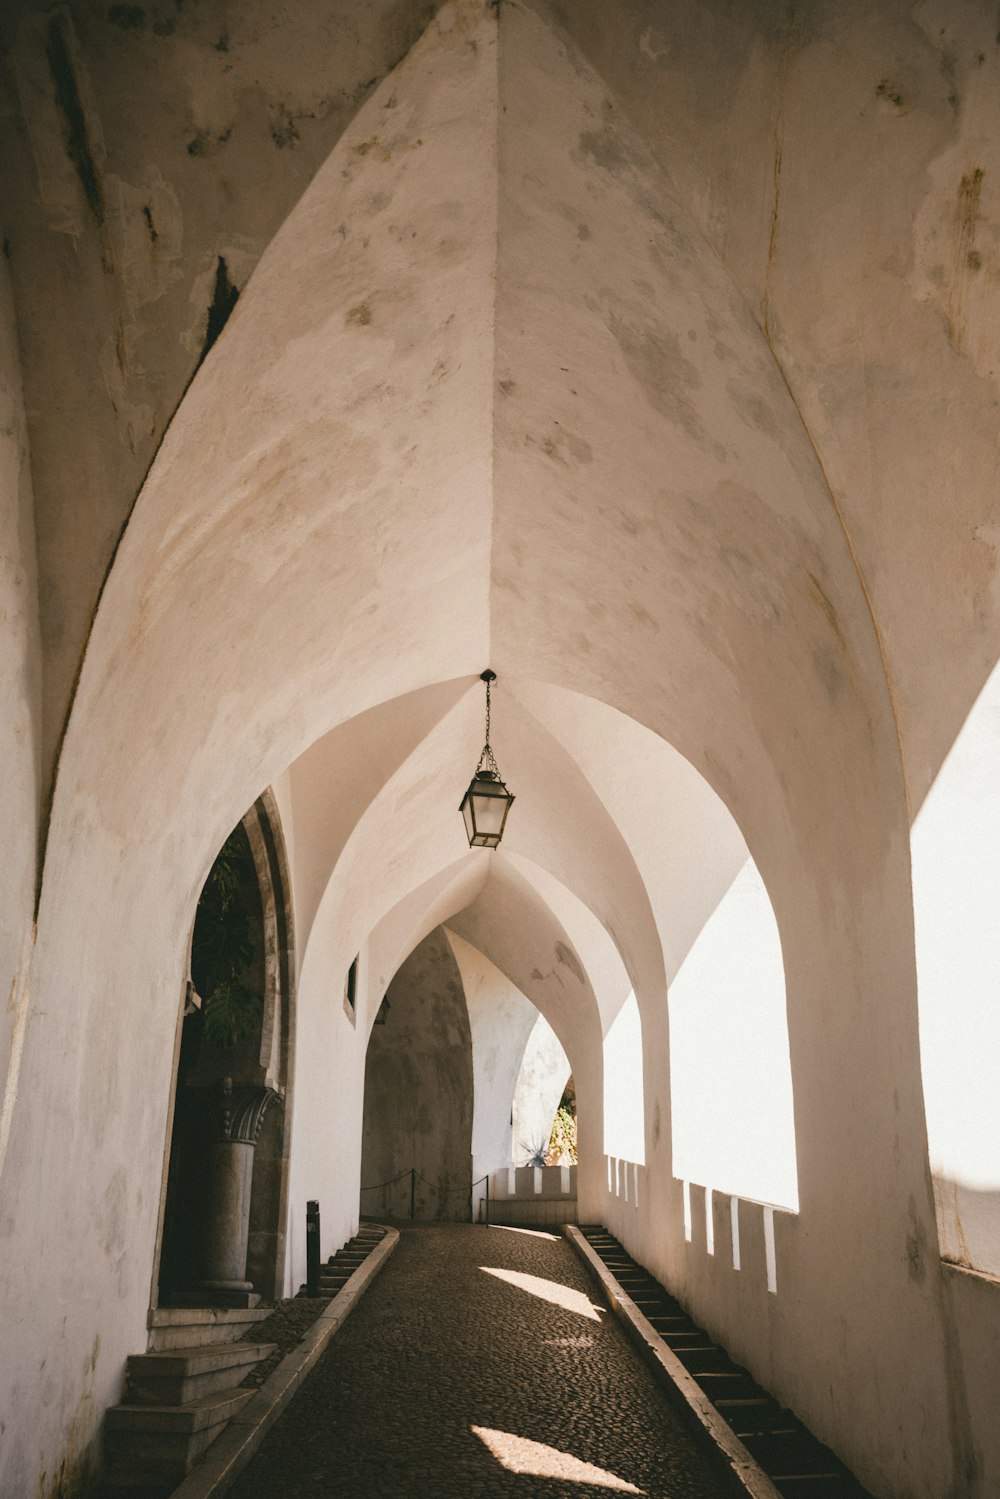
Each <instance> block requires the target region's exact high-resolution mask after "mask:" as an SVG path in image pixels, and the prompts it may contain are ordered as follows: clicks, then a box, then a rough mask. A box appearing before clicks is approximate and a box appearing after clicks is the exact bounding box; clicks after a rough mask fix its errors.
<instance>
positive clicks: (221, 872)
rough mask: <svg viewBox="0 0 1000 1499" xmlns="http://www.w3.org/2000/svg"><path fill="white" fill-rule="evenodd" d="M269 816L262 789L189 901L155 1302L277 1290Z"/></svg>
mask: <svg viewBox="0 0 1000 1499" xmlns="http://www.w3.org/2000/svg"><path fill="white" fill-rule="evenodd" d="M291 934H292V924H291V908H290V904H289V899H288V880H287V875H286V872H285V857H284V850H283V845H282V841H281V834H280V824H279V821H278V815H277V808H276V806H275V803H274V798H273V796H272V795H271V793H270V792H269V791H268V792H265V793H264V795H263V796H262V797H260V798H259V799H258V800H257V801H256V802H255V803H254V805H253V807H252V808H251V809H250V811H249V812H248V813H247V814H246V816H245V817H244V818H243V819H242V820H241V822H239V823H238V824H237V826H236V827H235V828H234V829H233V831H232V832H231V833H230V835H229V837H228V838H227V839H226V840H225V842H224V843H223V845H222V848H221V849H220V851H219V853H218V855H217V856H216V859H215V861H214V862H213V865H212V868H211V870H210V871H209V875H208V878H207V880H206V882H205V885H204V887H203V889H202V892H201V896H200V897H199V901H198V907H197V911H196V915H195V921H194V928H193V932H192V939H191V958H190V977H189V980H188V982H187V985H186V988H185V994H184V1001H183V1014H182V1017H181V1023H180V1037H179V1044H178V1048H177V1062H176V1071H175V1079H174V1098H173V1113H172V1123H171V1129H170V1144H169V1151H168V1164H167V1179H166V1188H165V1194H164V1203H163V1212H162V1219H161V1234H160V1252H159V1257H158V1265H157V1270H156V1276H155V1283H156V1292H155V1296H154V1300H155V1301H156V1302H157V1303H159V1304H167V1305H169V1304H171V1303H174V1304H184V1305H191V1304H193V1303H204V1302H219V1303H224V1304H239V1303H241V1302H243V1301H245V1300H246V1299H248V1298H250V1297H252V1296H261V1295H263V1296H266V1297H272V1296H275V1295H280V1292H281V1288H282V1283H283V1279H284V1261H285V1217H286V1207H287V1202H286V1199H287V1189H288V1184H287V1174H288V1173H287V1165H288V1156H289V1138H288V1136H289V1130H288V1123H289V1119H290V1113H289V1109H288V1103H289V1084H290V1077H289V1071H290V1063H291V1055H292V1048H291V1045H290V1040H291V1035H290V1032H291V1010H292V1005H291V995H292V988H293V973H294V969H293V961H292V935H291Z"/></svg>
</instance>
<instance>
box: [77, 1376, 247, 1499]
mask: <svg viewBox="0 0 1000 1499" xmlns="http://www.w3.org/2000/svg"><path fill="white" fill-rule="evenodd" d="M253 1395H254V1391H253V1390H226V1391H223V1392H217V1393H215V1394H211V1395H202V1396H200V1397H198V1398H197V1399H195V1400H191V1401H188V1402H187V1403H185V1404H184V1405H167V1406H157V1405H117V1406H113V1407H112V1409H111V1410H109V1411H108V1412H107V1415H106V1417H105V1427H104V1486H105V1487H106V1488H108V1489H112V1490H115V1489H118V1490H122V1489H130V1488H138V1487H142V1486H145V1487H147V1488H149V1489H152V1490H153V1491H155V1492H157V1493H169V1492H170V1490H171V1489H172V1488H174V1487H176V1486H177V1484H179V1483H180V1482H181V1480H182V1479H183V1478H184V1476H185V1475H186V1474H187V1473H188V1472H189V1471H190V1470H191V1468H192V1467H193V1465H194V1463H195V1462H196V1461H197V1460H198V1458H199V1457H200V1456H201V1454H202V1453H203V1452H204V1451H205V1450H206V1448H208V1447H209V1446H211V1444H212V1442H214V1441H215V1439H216V1437H217V1436H218V1435H219V1434H220V1432H221V1431H222V1430H223V1429H224V1427H225V1426H226V1425H227V1423H228V1422H229V1421H231V1420H232V1418H233V1416H235V1415H236V1414H237V1413H238V1412H239V1411H240V1410H242V1409H243V1407H244V1405H246V1403H247V1401H248V1400H251V1399H252V1398H253Z"/></svg>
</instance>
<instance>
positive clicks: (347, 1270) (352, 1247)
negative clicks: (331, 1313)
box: [296, 1223, 385, 1301]
mask: <svg viewBox="0 0 1000 1499" xmlns="http://www.w3.org/2000/svg"><path fill="white" fill-rule="evenodd" d="M384 1238H385V1229H384V1228H383V1227H382V1226H381V1224H375V1223H362V1225H361V1227H360V1228H359V1230H358V1232H357V1233H356V1234H355V1235H354V1238H353V1239H348V1241H347V1243H346V1244H345V1245H344V1247H343V1248H342V1249H338V1250H337V1253H336V1254H333V1255H331V1256H330V1258H329V1259H328V1260H327V1262H326V1264H325V1265H321V1266H320V1270H319V1294H320V1296H321V1297H322V1298H323V1300H324V1301H331V1300H332V1299H333V1297H334V1296H336V1294H337V1292H338V1291H341V1290H343V1288H344V1286H345V1285H346V1284H347V1282H348V1280H349V1279H350V1277H351V1276H352V1275H353V1274H354V1272H355V1270H357V1269H358V1267H359V1266H360V1265H363V1264H364V1262H365V1260H366V1259H367V1258H368V1256H369V1255H370V1254H371V1252H372V1250H373V1249H374V1248H375V1246H376V1244H378V1243H380V1242H381V1241H382V1239H384ZM296 1294H297V1295H298V1296H306V1295H307V1294H308V1291H307V1288H306V1287H305V1286H300V1287H299V1289H298V1291H297V1293H296Z"/></svg>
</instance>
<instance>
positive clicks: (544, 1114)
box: [511, 1015, 570, 1166]
mask: <svg viewBox="0 0 1000 1499" xmlns="http://www.w3.org/2000/svg"><path fill="white" fill-rule="evenodd" d="M569 1077H570V1065H569V1059H568V1058H567V1056H566V1053H565V1052H564V1051H563V1049H562V1046H561V1045H560V1043H559V1037H558V1036H557V1035H556V1033H555V1031H554V1030H553V1029H552V1027H551V1025H549V1022H548V1021H547V1020H546V1018H545V1016H544V1015H539V1016H538V1018H537V1019H536V1021H535V1024H534V1026H533V1027H532V1030H531V1034H530V1035H529V1037H528V1041H527V1044H526V1046H525V1048H524V1052H523V1055H522V1058H521V1065H520V1067H519V1069H518V1073H517V1082H516V1087H515V1089H514V1105H513V1110H512V1116H513V1117H512V1120H511V1137H512V1140H513V1151H514V1153H513V1160H512V1162H511V1164H513V1165H514V1166H530V1165H533V1164H534V1159H535V1155H536V1153H537V1151H538V1149H539V1147H541V1148H542V1149H544V1148H545V1147H546V1146H547V1145H548V1143H549V1135H550V1134H551V1133H552V1121H553V1119H554V1118H555V1114H556V1109H557V1108H558V1107H559V1100H560V1099H561V1098H562V1096H563V1093H564V1091H565V1089H566V1084H567V1083H568V1081H569Z"/></svg>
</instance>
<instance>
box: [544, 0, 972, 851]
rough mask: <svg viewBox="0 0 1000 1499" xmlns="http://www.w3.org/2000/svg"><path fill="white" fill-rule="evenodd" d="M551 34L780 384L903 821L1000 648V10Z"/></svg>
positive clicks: (682, 8) (593, 2) (636, 12)
mask: <svg viewBox="0 0 1000 1499" xmlns="http://www.w3.org/2000/svg"><path fill="white" fill-rule="evenodd" d="M562 20H563V24H564V25H565V26H566V27H567V28H568V29H569V30H570V32H571V34H572V36H573V38H574V40H575V41H576V43H577V45H578V46H579V47H580V48H581V49H582V50H583V51H584V53H585V55H586V56H587V57H588V58H589V60H590V61H591V62H592V63H593V64H594V65H595V66H596V67H597V68H598V70H599V71H600V73H601V76H602V77H603V79H604V80H605V81H606V84H607V87H608V89H609V91H610V93H611V95H612V97H613V98H614V99H615V100H616V101H621V103H622V106H623V108H624V110H625V112H626V114H627V115H628V118H629V119H630V120H631V121H632V122H633V123H634V124H635V125H636V127H637V129H638V131H639V132H640V133H641V135H642V137H643V139H644V141H645V142H646V143H647V144H648V145H649V147H650V148H651V149H652V151H653V152H654V154H655V155H656V157H657V160H658V161H659V163H660V165H661V166H662V167H663V169H664V170H665V171H667V172H668V173H669V174H670V176H671V178H672V180H673V182H674V183H675V185H676V188H677V192H678V194H679V196H680V197H681V198H682V199H683V201H684V203H685V205H686V207H687V209H688V210H689V211H690V213H691V216H692V218H693V219H694V220H695V222H696V224H697V226H698V229H699V232H700V233H701V235H703V236H704V242H705V244H706V246H709V247H710V248H711V251H712V252H714V253H715V254H716V255H718V257H719V259H720V261H721V263H722V264H723V265H724V267H725V269H726V272H727V274H728V275H729V276H730V277H731V278H732V282H733V283H734V285H735V286H736V287H737V288H738V291H739V294H740V297H741V299H742V300H743V302H744V304H745V305H746V307H747V309H748V310H749V313H750V315H751V316H752V318H753V319H754V321H755V322H756V324H757V326H758V327H759V328H760V330H761V333H762V335H763V337H764V339H765V341H766V343H767V345H768V347H769V348H770V350H771V351H772V352H773V355H774V358H775V359H776V360H777V362H778V365H779V367H780V370H781V374H782V377H783V379H784V380H785V381H787V383H788V387H789V389H790V391H791V394H792V397H793V398H794V400H795V403H796V406H797V408H798V411H799V413H800V415H801V419H802V421H803V423H804V424H805V427H806V430H807V431H808V433H809V436H810V439H811V441H812V442H813V443H814V444H815V447H816V450H817V452H818V454H819V456H820V460H821V462H822V464H823V468H824V472H825V475H826V477H827V480H828V482H829V484H830V488H831V494H832V497H833V499H834V501H835V503H836V505H837V507H838V510H839V512H840V514H841V516H842V517H843V520H844V523H845V528H846V531H847V534H848V535H849V537H850V541H851V545H852V547H853V549H854V552H855V555H856V557H857V559H858V562H859V565H860V570H861V574H862V576H863V578H864V580H865V585H866V588H867V589H868V591H869V595H870V598H871V600H872V604H873V608H874V614H875V618H876V620H877V622H878V629H879V633H880V637H881V641H882V645H883V648H884V650H885V653H886V660H887V665H888V669H889V672H890V675H891V679H892V682H893V686H894V700H895V709H896V712H897V714H898V718H899V726H900V732H901V735H902V739H903V744H904V750H905V761H906V770H907V778H908V788H909V794H910V799H911V802H912V806H913V808H914V809H916V808H917V807H918V806H919V805H920V802H921V801H922V799H923V796H924V795H925V793H926V791H927V788H928V787H929V785H930V784H931V782H932V781H933V779H934V776H935V774H936V773H937V770H938V768H939V766H940V764H941V761H942V759H943V758H944V755H945V754H946V753H947V751H948V749H949V747H950V745H951V743H952V741H953V739H954V737H955V735H956V734H957V732H958V730H959V728H960V726H961V724H962V723H963V722H964V719H965V717H966V714H967V713H968V711H969V709H970V708H971V706H972V704H973V702H974V701H975V699H976V697H977V695H978V693H979V690H980V688H981V687H982V685H983V683H984V682H985V680H986V678H987V677H988V675H989V674H990V672H991V671H992V669H993V666H994V664H995V662H996V660H997V657H998V655H1000V648H998V645H1000V642H998V632H997V609H998V603H1000V595H998V578H997V570H996V557H995V549H994V546H993V537H994V535H995V530H996V524H997V493H998V488H997V465H998V461H1000V459H998V454H997V451H996V446H995V440H994V439H995V431H996V421H995V403H996V399H997V388H996V387H997V380H998V375H1000V366H998V363H997V359H996V350H997V340H998V337H1000V321H998V318H997V310H996V298H995V294H994V285H995V276H996V271H997V255H998V253H1000V251H998V244H1000V236H998V234H997V217H998V208H1000V205H998V192H1000V186H998V184H1000V163H998V153H1000V135H998V132H997V129H996V97H997V70H998V68H1000V47H998V45H997V41H996V27H995V25H994V21H995V16H994V14H993V12H992V11H991V10H990V8H989V6H988V5H985V4H979V3H974V4H970V5H955V4H951V3H948V0H942V3H934V4H929V5H920V6H917V7H914V6H912V5H910V4H907V3H895V0H888V3H879V4H871V3H868V0H847V3H842V0H821V3H819V4H814V5H810V6H809V7H808V8H807V9H803V8H802V7H799V6H795V5H792V4H781V5H771V4H767V3H759V4H757V3H753V4H747V5H740V6H738V7H733V6H725V7H720V8H716V7H714V6H710V7H705V6H704V5H702V4H700V3H699V0H680V3H678V4H672V5H671V6H670V7H669V9H666V8H660V9H658V10H656V12H655V13H654V12H653V11H651V10H650V8H649V7H648V6H647V5H644V4H637V5H634V6H624V7H620V8H619V7H612V6H607V5H604V4H602V3H600V0H580V3H578V4H574V5H573V6H572V7H565V8H564V10H563V12H562ZM562 362H563V363H565V362H566V361H565V360H563V361H562ZM918 578H919V579H920V580H921V581H920V586H919V587H915V580H916V579H918ZM740 820H741V822H742V819H740Z"/></svg>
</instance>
